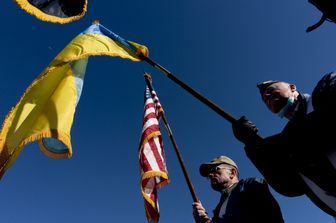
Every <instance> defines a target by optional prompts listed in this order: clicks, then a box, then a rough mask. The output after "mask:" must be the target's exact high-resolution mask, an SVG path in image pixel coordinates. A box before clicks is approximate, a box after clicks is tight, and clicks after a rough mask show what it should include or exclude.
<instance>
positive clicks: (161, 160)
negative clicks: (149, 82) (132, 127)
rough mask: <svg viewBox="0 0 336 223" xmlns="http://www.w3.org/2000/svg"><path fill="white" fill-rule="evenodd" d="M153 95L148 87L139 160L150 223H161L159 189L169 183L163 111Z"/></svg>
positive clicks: (141, 183) (142, 190)
mask: <svg viewBox="0 0 336 223" xmlns="http://www.w3.org/2000/svg"><path fill="white" fill-rule="evenodd" d="M152 94H153V98H152V96H151V93H150V91H149V89H148V87H147V86H146V92H145V108H144V121H143V128H142V134H141V141H140V148H139V160H140V174H141V182H140V185H141V192H142V195H143V198H144V202H145V210H146V216H147V219H148V222H150V223H155V222H158V221H159V217H160V211H159V204H158V200H157V189H158V188H160V187H162V186H164V185H166V184H167V183H168V182H169V179H168V172H167V167H166V162H165V153H164V149H163V142H162V137H161V132H160V126H159V119H160V117H161V114H162V113H163V109H162V107H161V104H160V102H159V99H158V97H157V96H156V93H155V91H152Z"/></svg>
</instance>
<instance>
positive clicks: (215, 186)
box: [211, 183, 223, 191]
mask: <svg viewBox="0 0 336 223" xmlns="http://www.w3.org/2000/svg"><path fill="white" fill-rule="evenodd" d="M211 188H212V189H213V190H215V191H222V189H223V186H222V185H221V184H218V183H211Z"/></svg>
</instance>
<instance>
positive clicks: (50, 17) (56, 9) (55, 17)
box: [15, 0, 87, 24]
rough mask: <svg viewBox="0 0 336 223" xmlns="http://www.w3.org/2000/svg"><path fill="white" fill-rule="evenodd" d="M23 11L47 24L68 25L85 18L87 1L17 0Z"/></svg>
mask: <svg viewBox="0 0 336 223" xmlns="http://www.w3.org/2000/svg"><path fill="white" fill-rule="evenodd" d="M15 2H16V3H17V4H18V5H19V6H20V8H21V9H23V10H24V11H26V12H28V13H29V14H31V15H33V16H35V17H36V18H38V19H40V20H42V21H45V22H54V23H61V24H63V23H68V22H72V21H74V20H77V19H80V18H82V17H83V16H84V14H85V12H86V7H87V0H75V1H74V0H48V1H46V0H15Z"/></svg>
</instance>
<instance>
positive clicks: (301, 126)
mask: <svg viewBox="0 0 336 223" xmlns="http://www.w3.org/2000/svg"><path fill="white" fill-rule="evenodd" d="M257 86H258V88H259V90H260V94H261V97H262V100H263V101H264V103H265V104H266V106H267V108H268V109H269V110H270V111H271V112H272V113H274V114H277V115H278V116H280V117H286V118H287V119H288V120H289V121H288V123H287V125H286V126H285V128H284V129H283V130H282V132H280V133H279V134H276V135H273V136H269V137H266V138H262V137H260V136H259V135H258V129H257V128H256V126H255V125H254V124H253V123H252V122H251V121H249V120H248V119H246V117H245V116H243V117H241V118H240V119H239V120H237V121H236V122H234V123H233V124H232V128H233V133H234V135H235V137H236V138H237V139H238V140H240V141H241V142H243V143H244V144H245V152H246V154H247V156H248V157H249V159H250V160H251V161H252V162H253V164H254V165H255V166H256V167H257V168H258V170H259V171H260V172H261V173H262V174H263V176H264V177H265V179H266V180H267V182H268V183H269V185H270V186H272V187H273V188H274V189H275V190H276V191H277V192H279V193H280V194H282V195H285V196H289V197H294V196H301V195H303V194H306V195H307V196H308V197H309V198H310V199H311V200H312V201H313V202H314V203H315V204H316V205H317V206H318V207H319V208H321V209H322V210H323V211H325V212H326V213H328V214H330V215H332V216H336V140H335V133H336V131H335V127H336V73H330V74H327V75H325V76H324V77H323V78H322V79H321V80H320V81H319V82H318V84H317V85H316V87H315V88H314V91H313V93H312V95H311V96H310V95H308V94H302V93H300V92H299V91H297V89H296V86H295V85H294V84H289V83H286V82H282V81H266V82H263V83H260V84H258V85H257Z"/></svg>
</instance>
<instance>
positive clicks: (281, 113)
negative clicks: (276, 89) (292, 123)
mask: <svg viewBox="0 0 336 223" xmlns="http://www.w3.org/2000/svg"><path fill="white" fill-rule="evenodd" d="M294 101H295V100H294V96H289V98H288V100H287V104H286V105H285V106H284V107H283V108H282V109H281V110H280V111H279V112H278V113H276V114H277V115H278V116H279V117H280V118H283V117H285V116H286V115H287V113H288V111H289V109H290V107H292V105H293V104H294Z"/></svg>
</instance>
